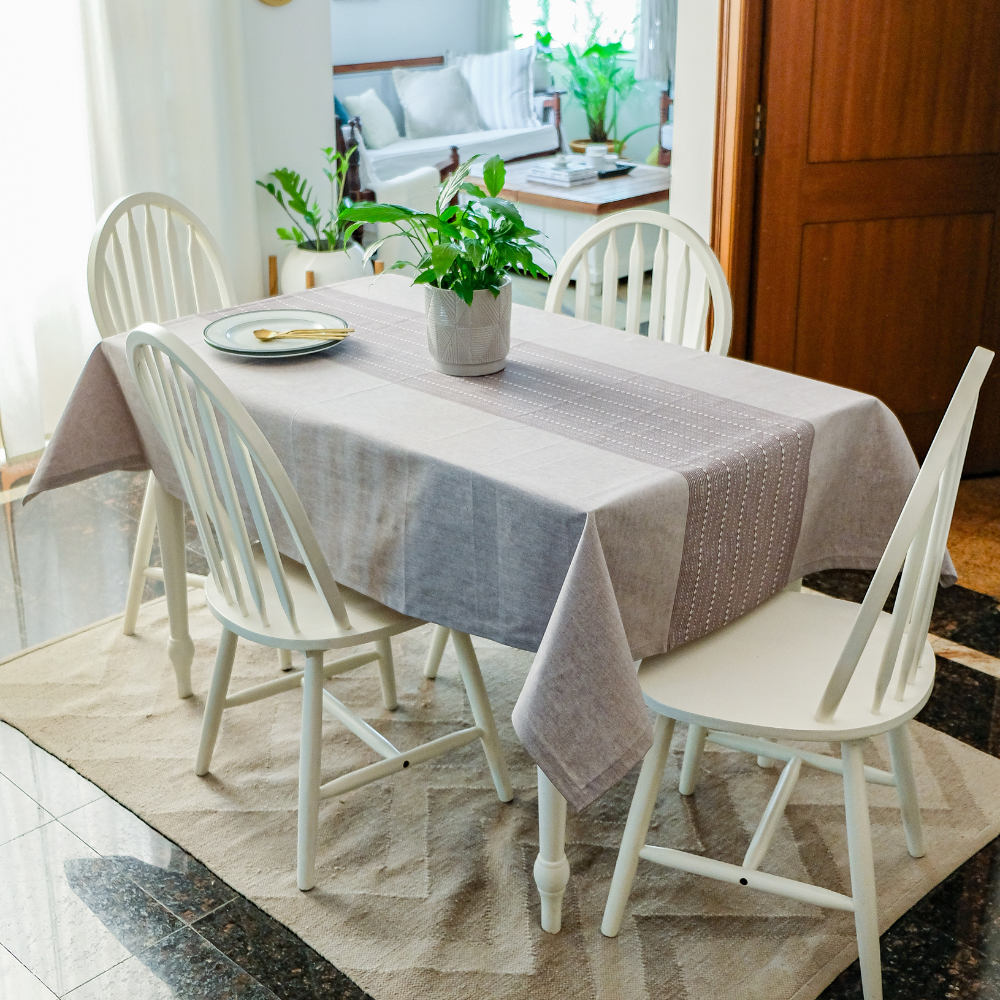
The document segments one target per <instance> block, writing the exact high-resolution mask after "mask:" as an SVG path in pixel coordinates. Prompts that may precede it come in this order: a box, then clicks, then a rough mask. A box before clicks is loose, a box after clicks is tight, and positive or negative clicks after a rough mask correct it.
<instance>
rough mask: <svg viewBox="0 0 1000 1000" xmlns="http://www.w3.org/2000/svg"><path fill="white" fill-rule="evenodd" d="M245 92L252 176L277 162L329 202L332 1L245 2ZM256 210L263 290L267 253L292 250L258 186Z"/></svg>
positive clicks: (279, 215)
mask: <svg viewBox="0 0 1000 1000" xmlns="http://www.w3.org/2000/svg"><path fill="white" fill-rule="evenodd" d="M336 6H338V7H358V6H361V7H369V8H371V7H374V6H375V4H374V3H371V2H369V3H360V4H359V3H338V4H337V5H336ZM241 10H242V16H243V30H244V45H245V66H246V96H247V104H248V109H249V124H250V142H251V157H252V160H253V166H254V171H255V175H256V178H257V179H258V180H265V179H266V177H267V174H268V173H270V172H271V171H272V170H274V169H275V167H288V168H290V169H292V170H297V171H298V172H299V173H300V174H302V175H303V176H305V177H308V178H309V180H310V182H311V183H312V184H313V186H314V188H315V191H316V194H317V197H318V198H319V202H320V207H321V208H323V209H324V210H325V209H326V207H327V203H328V192H329V185H328V182H327V180H326V178H325V177H324V176H323V166H324V164H325V162H326V161H325V159H324V157H323V154H322V153H321V152H320V150H321V149H322V148H323V147H325V146H334V145H336V135H335V132H334V114H333V69H332V67H333V57H332V55H331V52H330V38H331V34H330V0H295V3H290V4H287V5H286V6H284V7H268V6H267V5H266V4H262V3H258V2H257V0H243V2H242V4H241ZM256 191H257V195H256V196H257V209H258V214H259V219H260V232H261V242H262V244H263V254H262V257H261V261H260V269H261V270H260V281H261V285H260V288H261V294H262V295H263V294H266V292H267V255H268V254H278V256H279V265H280V259H281V258H283V257H284V254H286V253H287V252H288V250H289V249H290V248H291V246H292V244H291V243H283V242H282V241H281V240H279V239H278V237H277V235H276V234H275V231H274V230H275V228H276V227H277V226H280V225H288V224H289V223H288V217H287V216H286V215H285V214H284V213H283V212H282V211H281V209H280V208H279V207H278V205H277V204H276V203H275V201H274V199H273V198H272V197H271V196H270V195H269V194H268V193H267V192H266V191H263V190H262V189H260V188H257V189H256Z"/></svg>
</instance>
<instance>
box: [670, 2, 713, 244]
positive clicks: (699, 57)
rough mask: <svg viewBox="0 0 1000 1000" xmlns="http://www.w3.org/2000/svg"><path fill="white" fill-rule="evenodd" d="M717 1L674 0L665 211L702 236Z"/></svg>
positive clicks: (708, 224)
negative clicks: (671, 143) (670, 132)
mask: <svg viewBox="0 0 1000 1000" xmlns="http://www.w3.org/2000/svg"><path fill="white" fill-rule="evenodd" d="M718 53H719V0H678V4H677V68H676V74H677V80H676V84H675V87H674V99H675V102H674V108H673V112H674V149H673V154H672V157H671V168H672V169H671V177H670V214H671V215H675V216H677V218H678V219H680V220H681V221H683V222H686V223H687V224H688V225H689V226H692V227H693V228H694V229H695V230H697V231H698V232H699V233H700V234H701V235H702V236H703V237H704V238H705V239H706V240H707V239H709V238H710V236H711V230H712V170H713V167H714V164H715V90H716V77H717V74H718Z"/></svg>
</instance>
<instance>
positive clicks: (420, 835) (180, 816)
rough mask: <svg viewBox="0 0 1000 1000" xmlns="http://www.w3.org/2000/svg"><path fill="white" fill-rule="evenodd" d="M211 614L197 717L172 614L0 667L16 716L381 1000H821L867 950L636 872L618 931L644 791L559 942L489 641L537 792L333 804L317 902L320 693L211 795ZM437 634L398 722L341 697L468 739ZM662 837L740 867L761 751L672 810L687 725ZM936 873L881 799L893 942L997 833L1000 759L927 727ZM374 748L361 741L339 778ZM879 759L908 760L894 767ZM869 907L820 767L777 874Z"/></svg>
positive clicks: (670, 877) (822, 930)
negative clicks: (543, 901) (181, 674)
mask: <svg viewBox="0 0 1000 1000" xmlns="http://www.w3.org/2000/svg"><path fill="white" fill-rule="evenodd" d="M201 601H203V598H202V597H200V596H197V597H194V596H193V597H192V615H191V631H192V635H193V636H194V639H195V644H196V656H195V662H194V688H195V691H196V692H198V693H197V694H196V695H195V697H194V698H191V699H188V700H187V701H180V700H178V698H177V696H176V692H175V687H174V679H173V674H172V671H171V670H170V669H169V667H168V666H167V664H166V657H165V652H164V651H165V646H166V635H167V619H166V609H165V606H164V604H163V603H162V602H152V603H151V604H149V605H147V606H145V607H144V609H143V611H142V614H141V616H140V620H139V627H138V630H137V634H136V635H134V636H131V637H128V636H124V635H122V634H121V623H120V621H118V620H112V621H108V622H105V623H101V624H99V625H96V626H93V627H91V628H90V629H87V630H84V631H81V632H79V633H76V634H74V635H72V636H68V637H66V638H63V639H60V640H57V641H55V642H52V643H50V644H47V645H44V646H41V647H36V648H34V649H32V650H28V651H26V652H24V653H22V654H19V655H17V656H15V657H12V658H10V659H7V660H6V661H4V662H2V663H0V717H2V718H3V719H4V720H5V721H7V722H9V723H10V724H12V725H14V726H16V727H17V728H18V729H20V730H22V731H23V732H24V733H26V734H27V735H28V736H29V737H30V738H31V739H32V740H34V741H35V742H36V743H38V744H40V745H41V746H43V747H44V748H45V749H47V750H49V751H50V752H52V753H53V754H55V755H56V756H57V757H59V758H61V759H62V760H64V761H66V762H67V763H68V764H70V765H71V766H72V767H74V768H75V769H76V770H78V771H79V772H81V773H82V774H84V775H86V776H87V777H88V778H90V779H91V780H92V781H94V782H96V783H97V784H98V785H99V786H100V787H101V788H103V789H104V790H106V791H107V792H108V793H109V794H110V795H111V796H113V797H114V798H115V799H117V800H118V801H119V802H121V803H123V804H124V805H126V806H127V807H128V808H130V809H132V810H133V811H134V812H136V813H137V814H138V815H140V816H141V817H142V818H143V819H144V820H146V821H147V822H148V823H149V824H151V825H152V826H154V827H156V828H157V829H158V830H160V831H161V832H162V833H163V834H164V835H165V836H167V837H169V838H171V839H172V840H174V841H176V842H177V843H178V844H180V845H181V846H182V847H183V848H184V849H186V850H187V851H189V852H190V853H192V854H193V855H195V857H197V858H198V859H199V860H201V861H202V862H203V863H204V864H206V865H207V866H208V867H209V868H210V869H212V870H213V871H214V872H215V873H216V874H218V875H219V876H220V877H222V878H223V879H225V881H226V882H228V883H229V884H230V885H231V886H233V887H234V888H235V889H237V890H238V891H239V892H241V893H243V894H245V895H246V896H248V897H249V898H250V899H252V900H253V901H254V902H255V903H256V904H257V905H258V906H260V907H262V908H263V909H264V910H266V911H267V912H268V913H270V914H271V915H272V916H273V917H275V918H276V919H277V920H279V921H281V922H282V923H284V924H285V925H287V926H288V927H290V928H291V929H292V930H293V931H295V932H296V933H297V934H298V935H299V936H300V937H302V938H303V939H304V940H305V941H306V942H308V943H309V944H310V945H312V946H313V947H314V948H316V949H317V950H318V951H320V952H321V953H322V954H323V955H324V956H325V957H326V958H328V959H329V960H330V961H331V962H333V963H334V964H335V965H336V966H338V967H339V968H340V969H342V970H343V971H344V972H346V973H347V974H348V975H350V976H351V977H352V978H353V979H354V980H355V981H356V982H357V983H358V984H359V985H360V986H362V987H363V988H364V989H365V990H367V991H368V992H369V993H370V994H371V995H372V996H373V997H374V998H376V1000H390V998H392V1000H397V998H411V997H412V998H434V1000H450V998H454V1000H468V998H471V997H476V998H497V1000H501V998H511V1000H513V998H518V1000H520V998H523V997H529V996H530V997H540V998H545V1000H570V998H573V1000H577V998H593V1000H649V998H657V1000H659V998H670V1000H688V998H712V1000H729V998H732V1000H737V998H739V1000H748V998H760V1000H765V998H766V1000H784V998H796V1000H813V998H815V997H816V996H818V994H819V993H820V992H821V991H822V990H823V988H824V987H825V986H826V985H827V984H828V983H829V982H830V981H831V980H832V979H833V978H834V977H835V976H836V975H837V974H838V973H839V972H840V971H841V970H842V969H844V968H846V966H847V965H848V964H850V962H851V961H853V959H854V958H855V957H856V955H857V950H856V945H855V939H854V928H853V919H852V917H851V915H850V914H846V913H841V912H835V911H829V910H820V909H815V908H813V907H809V906H806V905H805V904H799V903H796V902H794V901H792V900H785V899H781V898H778V897H774V896H769V895H767V894H763V893H756V892H753V891H751V890H741V889H740V888H739V887H736V886H731V885H728V884H722V883H717V882H712V881H709V880H706V879H698V878H696V877H694V876H688V875H684V874H681V873H679V872H671V871H668V870H666V869H662V868H659V867H657V866H654V865H651V864H648V863H644V862H640V868H639V875H638V878H637V879H636V884H635V889H634V891H633V893H632V897H631V899H630V903H629V911H628V916H627V917H626V920H625V923H624V925H623V928H622V932H621V935H620V936H619V937H618V938H617V939H615V940H608V939H606V938H604V937H602V936H601V933H600V930H599V925H600V920H601V913H602V910H603V907H604V902H605V899H606V896H607V891H608V886H609V882H610V877H611V873H612V870H613V867H614V862H615V856H616V853H617V846H618V842H619V840H620V838H621V834H622V830H623V827H624V822H625V816H626V813H627V810H628V805H629V801H630V799H631V795H632V791H633V788H634V786H635V780H636V774H635V773H633V774H631V775H629V776H628V777H627V778H626V779H624V780H623V781H622V782H620V784H619V785H618V786H617V787H616V788H614V789H612V790H611V791H610V792H609V793H608V794H606V795H605V796H604V797H603V798H602V799H600V800H599V801H598V802H596V803H595V804H593V805H592V806H590V807H588V808H587V809H585V810H584V811H583V812H581V813H580V814H578V815H576V816H571V817H570V819H569V824H568V831H567V839H568V848H567V854H568V856H569V861H570V865H571V867H572V872H573V877H572V880H571V882H570V889H569V892H568V894H567V897H566V902H565V909H564V920H563V930H562V933H561V934H559V935H549V934H545V933H543V932H542V931H541V930H540V928H539V913H538V900H537V895H536V892H535V887H534V882H533V880H532V876H531V868H532V864H533V862H534V858H535V854H536V853H537V849H538V848H537V844H538V841H537V818H536V801H535V772H534V768H533V766H532V763H531V760H530V759H529V758H528V757H527V755H526V754H525V753H524V751H523V750H522V749H521V748H520V746H519V744H518V743H517V741H516V738H515V736H514V733H513V730H512V728H511V725H510V713H511V708H512V706H513V703H514V701H515V699H516V697H517V693H518V691H519V689H520V687H521V684H522V682H523V679H524V677H525V674H526V672H527V670H528V667H529V665H530V662H531V656H530V654H526V653H522V652H518V651H515V650H510V649H506V648H504V647H501V646H498V645H496V644H494V643H490V642H480V641H478V640H477V641H476V648H477V650H478V652H479V656H480V659H481V662H482V666H483V674H484V677H485V679H486V685H487V688H488V689H489V692H490V696H491V699H492V701H493V705H494V708H495V711H496V715H497V719H498V721H499V723H500V728H501V734H502V736H503V739H504V743H505V747H506V750H507V754H508V760H509V762H510V764H511V770H512V774H513V779H514V783H515V787H516V790H517V792H516V797H515V799H514V801H513V802H512V803H509V804H506V805H504V804H501V803H500V802H498V801H497V798H496V794H495V793H494V791H493V788H492V785H491V783H490V780H489V775H488V771H487V769H486V767H485V763H484V760H483V758H482V755H481V753H480V751H479V749H478V745H472V746H469V747H466V748H464V749H463V750H461V751H459V752H458V753H456V754H452V755H450V756H445V757H441V758H438V759H437V760H435V761H433V762H431V763H429V764H424V765H421V766H420V767H416V768H412V769H410V770H409V771H407V772H404V773H402V774H399V775H397V776H395V777H393V778H390V779H388V780H386V781H383V782H381V783H378V784H375V785H371V786H368V787H367V788H363V789H359V790H358V791H356V792H352V793H350V794H348V795H344V796H342V797H341V798H339V799H332V800H327V801H326V802H324V804H323V806H322V808H321V814H320V819H321V833H320V846H319V863H318V882H317V886H316V888H315V889H314V890H313V891H311V892H309V893H301V892H299V891H298V890H297V889H296V887H295V802H296V780H297V759H298V730H299V696H298V694H297V693H296V692H289V693H287V694H284V695H281V696H279V697H276V698H271V699H268V700H266V701H264V702H259V703H257V704H256V705H251V706H247V707H244V708H240V709H236V710H233V711H231V712H228V713H227V714H226V717H225V719H224V722H223V726H222V731H221V734H220V738H219V743H218V748H217V750H216V754H215V759H214V761H213V766H212V773H211V775H210V776H208V777H207V778H197V777H195V774H194V767H193V765H194V754H195V748H196V745H197V741H198V734H199V727H200V722H201V713H202V709H203V707H204V692H205V691H206V690H207V687H208V680H209V676H210V672H211V667H212V663H213V658H214V652H215V645H216V642H217V639H218V634H219V627H218V625H217V624H216V622H215V620H214V619H213V618H212V617H211V616H210V615H209V613H208V612H207V610H206V609H205V608H204V606H203V604H202V603H200V602H201ZM429 642H430V633H429V631H428V629H421V630H419V631H417V632H414V633H411V634H410V635H408V636H404V637H401V639H399V640H396V651H397V655H396V662H397V672H398V683H399V693H400V708H399V709H398V710H397V711H396V712H386V711H384V710H383V709H382V707H381V701H380V695H379V684H378V680H377V673H376V671H375V669H374V667H367V668H363V670H362V671H359V672H357V673H355V674H353V675H348V676H346V677H342V678H337V679H335V680H333V681H331V689H332V690H333V691H334V693H335V694H336V695H337V696H338V697H339V698H341V699H342V700H343V701H345V702H347V703H348V704H350V705H352V706H353V707H355V709H356V710H358V711H359V712H360V713H361V714H362V715H363V716H364V717H365V718H367V719H368V720H369V721H370V722H371V723H372V724H373V725H374V726H376V727H377V728H378V729H380V730H381V731H382V732H383V733H385V734H386V736H387V737H388V738H389V739H390V740H392V741H393V742H394V743H396V745H397V746H400V747H407V746H412V745H415V744H417V743H421V742H424V741H425V740H428V739H432V738H434V737H436V736H440V735H443V734H444V733H446V732H448V731H450V730H452V729H455V728H459V727H461V726H465V725H471V722H472V720H471V716H470V713H469V710H468V707H467V705H466V703H465V699H464V695H463V692H462V688H461V684H460V682H459V681H458V678H457V665H456V663H455V660H454V658H453V654H452V653H451V651H450V650H449V653H448V654H447V655H446V657H445V660H444V662H443V664H442V668H441V672H440V675H439V677H438V679H437V680H436V681H427V680H425V679H424V678H423V676H422V671H421V665H422V662H423V657H424V655H425V653H426V650H427V646H428V644H429ZM277 671H278V666H277V657H276V655H275V654H274V652H273V651H270V650H264V649H262V648H260V647H255V646H252V645H249V644H246V643H241V644H240V648H239V654H238V657H237V665H236V669H235V672H234V686H235V687H240V686H244V685H249V684H253V683H257V682H258V681H260V680H265V679H269V678H271V677H274V676H276V675H277ZM678 730H679V731H678V734H677V736H676V737H675V744H674V747H673V751H672V754H671V759H670V766H669V768H668V771H667V774H666V777H665V779H664V785H663V789H662V790H661V793H660V799H659V802H658V804H657V808H656V812H655V815H654V817H653V823H652V828H651V831H650V841H651V842H653V843H658V844H663V845H665V846H672V847H680V848H684V849H687V850H694V851H703V852H705V853H706V854H709V855H711V856H712V857H716V858H720V859H722V860H725V861H732V862H736V863H738V862H739V861H740V860H741V859H742V856H743V853H744V851H745V850H746V846H747V843H748V842H749V839H750V836H751V834H752V832H753V829H754V826H755V825H756V822H757V819H758V817H759V815H760V813H761V811H762V810H763V808H764V804H765V803H766V801H767V798H768V797H769V795H770V793H771V790H772V789H773V787H774V783H775V781H776V778H777V773H778V772H777V771H774V770H762V769H760V768H758V767H757V765H756V762H755V760H754V758H753V757H750V756H748V755H744V754H737V753H734V752H730V751H725V750H722V749H718V748H716V749H712V750H709V751H707V752H706V755H705V764H704V769H703V774H702V778H701V782H700V785H699V787H698V790H697V793H696V794H695V795H694V796H693V797H691V798H690V799H682V798H681V797H680V796H679V795H678V794H677V791H676V788H677V770H678V765H679V759H680V752H681V749H682V747H683V742H682V741H683V738H684V727H682V726H681V727H678ZM914 730H915V732H914V743H915V759H916V767H917V773H918V775H919V784H920V794H921V800H922V804H923V815H924V821H925V825H926V835H927V836H926V839H927V856H926V857H924V858H922V859H920V860H914V859H912V858H911V857H910V856H909V855H908V854H907V852H906V845H905V841H904V838H903V830H902V826H901V823H900V819H899V811H898V808H897V806H896V798H895V790H894V789H892V788H886V787H880V786H871V787H870V793H871V802H872V825H873V833H874V841H875V865H876V874H877V881H878V891H879V914H880V917H881V923H882V927H883V929H884V928H885V927H888V925H889V924H890V923H892V922H893V921H894V920H895V919H897V918H898V917H899V916H900V915H901V914H902V913H903V912H905V911H906V910H907V909H908V908H909V907H910V906H912V905H913V904H914V903H915V902H916V901H917V900H918V899H919V898H920V897H921V896H923V895H924V894H925V893H926V892H928V890H929V889H930V888H931V887H932V886H934V885H935V884H937V883H938V882H939V881H941V880H942V879H943V878H944V877H945V876H946V875H948V874H949V873H950V872H951V871H953V870H954V869H955V868H956V867H957V866H958V865H959V864H961V863H962V862H963V861H964V860H966V859H967V858H968V857H970V856H971V855H972V854H973V853H975V852H976V851H977V850H978V849H979V848H980V847H982V846H983V845H984V844H986V843H987V842H989V841H990V840H991V839H992V838H994V837H995V836H997V835H998V834H1000V760H996V759H994V758H992V757H989V756H987V755H985V754H982V753H980V752H978V751H976V750H974V749H972V748H970V747H968V746H966V745H964V744H962V743H959V742H957V741H956V740H954V739H951V738H949V737H947V736H944V735H942V734H941V733H938V732H936V731H934V730H931V729H929V728H926V727H924V726H920V725H917V726H915V727H914ZM374 759H375V757H374V755H373V754H372V753H371V751H369V750H368V749H367V748H366V747H364V746H363V745H362V744H360V743H359V741H358V740H357V739H355V738H354V737H353V736H350V735H349V734H347V733H346V731H345V730H343V729H342V728H341V727H340V726H339V724H335V723H328V724H327V725H326V728H325V734H324V777H325V778H326V777H332V776H334V775H335V774H337V773H339V772H342V771H345V770H347V769H348V768H354V767H357V766H359V765H361V764H363V763H370V762H372V761H373V760H374ZM868 762H869V763H871V764H873V765H875V766H879V767H887V766H888V754H887V751H886V748H885V747H884V746H881V745H875V746H873V747H872V750H871V753H870V759H869V761H868ZM764 868H765V870H767V871H771V872H774V873H776V874H781V875H787V876H792V877H797V878H803V879H806V880H808V881H811V882H815V883H817V884H821V885H825V886H828V887H829V888H831V889H834V890H837V891H839V892H845V893H847V892H849V891H850V888H849V886H850V882H849V875H848V871H847V852H846V846H845V833H844V813H843V805H842V799H841V784H840V780H839V779H838V778H837V777H836V776H831V775H827V774H822V773H820V772H816V771H813V770H811V769H808V768H804V769H803V777H802V779H801V780H800V782H799V784H798V787H797V788H796V790H795V794H794V796H793V798H792V801H791V804H790V805H789V807H788V810H787V812H786V814H785V818H784V821H783V822H782V825H781V828H780V830H779V832H778V835H777V836H776V838H775V840H774V843H773V846H772V848H771V852H770V853H769V855H768V857H767V860H766V862H765V865H764Z"/></svg>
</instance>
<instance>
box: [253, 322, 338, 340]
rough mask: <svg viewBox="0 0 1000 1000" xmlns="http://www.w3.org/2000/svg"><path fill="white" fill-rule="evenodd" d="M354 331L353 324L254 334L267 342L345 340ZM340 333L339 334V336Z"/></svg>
mask: <svg viewBox="0 0 1000 1000" xmlns="http://www.w3.org/2000/svg"><path fill="white" fill-rule="evenodd" d="M349 333H354V327H353V326H335V327H326V328H324V329H321V330H285V331H279V330H254V332H253V335H254V336H255V337H256V338H257V339H258V340H262V341H264V342H265V343H266V342H267V341H269V340H284V339H292V340H343V339H344V337H346V336H347V335H348V334H349ZM338 334H339V336H337V335H338Z"/></svg>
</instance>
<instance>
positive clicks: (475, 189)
mask: <svg viewBox="0 0 1000 1000" xmlns="http://www.w3.org/2000/svg"><path fill="white" fill-rule="evenodd" d="M257 183H258V184H259V183H260V181H257ZM462 190H463V191H464V192H465V193H466V194H471V195H472V196H473V197H475V198H485V197H486V192H485V191H484V190H483V189H482V188H481V187H480V186H479V185H478V184H471V183H470V184H463V185H462Z"/></svg>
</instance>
